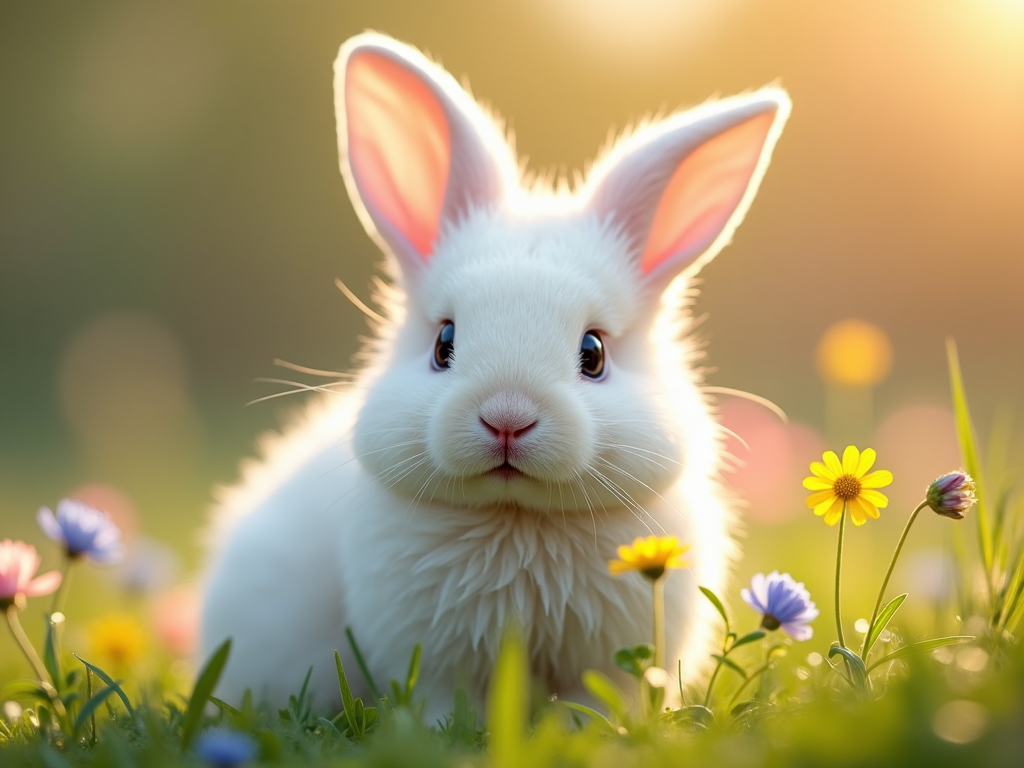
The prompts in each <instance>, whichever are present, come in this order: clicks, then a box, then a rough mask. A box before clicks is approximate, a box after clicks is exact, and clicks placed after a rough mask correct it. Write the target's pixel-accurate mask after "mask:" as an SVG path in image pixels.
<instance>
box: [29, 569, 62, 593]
mask: <svg viewBox="0 0 1024 768" xmlns="http://www.w3.org/2000/svg"><path fill="white" fill-rule="evenodd" d="M60 579H61V573H60V571H50V572H49V573H44V574H43V575H42V576H36V577H35V578H34V579H32V581H30V582H29V583H28V584H27V585H26V586H25V590H24V591H25V597H39V596H40V595H48V594H50V593H51V592H53V591H54V590H55V589H57V587H59V586H60Z"/></svg>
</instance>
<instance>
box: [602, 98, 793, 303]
mask: <svg viewBox="0 0 1024 768" xmlns="http://www.w3.org/2000/svg"><path fill="white" fill-rule="evenodd" d="M789 111H790V102H789V97H788V96H786V94H785V92H784V91H782V90H779V89H777V88H767V89H764V90H761V91H757V92H755V93H751V94H749V95H746V96H739V97H735V98H731V99H726V100H723V101H718V102H712V103H710V104H708V105H705V106H703V107H699V108H697V109H694V110H691V111H688V112H684V113H681V114H678V115H675V116H673V117H670V118H668V119H667V120H664V121H661V122H658V123H655V124H653V125H651V126H648V127H646V128H643V129H641V130H639V131H637V132H636V133H634V134H633V135H632V136H630V137H628V138H627V139H625V140H624V141H622V142H620V143H619V144H618V145H617V146H616V147H615V148H614V149H613V150H612V151H611V153H610V154H609V155H608V156H607V157H605V158H604V159H603V160H602V161H601V163H599V164H598V165H597V166H595V168H594V172H593V174H592V176H591V181H590V183H591V185H592V186H591V189H592V190H593V191H592V195H591V199H590V206H591V208H592V209H593V210H595V211H596V212H597V213H598V215H599V216H601V217H602V218H611V220H612V221H613V222H614V223H615V224H617V225H618V226H620V227H622V228H623V229H624V230H625V233H626V234H627V236H628V237H629V238H630V239H631V241H632V242H633V244H634V245H635V246H636V248H637V253H639V264H638V266H639V268H640V270H641V271H642V273H643V274H644V276H645V277H646V278H647V279H649V280H650V281H652V282H656V283H660V284H666V283H667V282H668V281H670V280H671V279H672V278H673V277H675V275H676V274H678V273H679V272H681V271H683V270H685V269H688V270H690V271H691V272H695V271H696V270H697V269H699V268H700V267H701V266H703V265H704V264H706V263H707V262H708V261H710V260H711V259H712V258H714V256H715V254H717V253H718V251H720V250H721V249H722V247H723V246H725V245H726V244H727V243H728V241H729V238H730V237H731V236H732V233H733V230H734V229H736V227H737V226H738V225H739V223H740V221H741V220H742V219H743V216H744V214H746V212H747V208H748V206H749V205H750V202H751V200H753V198H754V194H755V193H756V192H757V186H758V184H760V182H761V177H762V176H763V175H764V172H765V169H766V168H767V167H768V161H769V158H770V156H771V152H772V148H773V147H774V146H775V142H776V140H777V139H778V137H779V134H780V133H781V132H782V126H783V124H784V123H785V122H786V118H787V117H788V116H789Z"/></svg>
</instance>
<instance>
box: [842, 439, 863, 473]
mask: <svg viewBox="0 0 1024 768" xmlns="http://www.w3.org/2000/svg"><path fill="white" fill-rule="evenodd" d="M859 463H860V451H858V450H857V446H855V445H848V446H846V450H845V451H843V474H844V475H853V474H854V473H856V471H857V465H858V464H859Z"/></svg>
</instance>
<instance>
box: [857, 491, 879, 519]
mask: <svg viewBox="0 0 1024 768" xmlns="http://www.w3.org/2000/svg"><path fill="white" fill-rule="evenodd" d="M857 503H858V504H859V505H860V507H861V509H863V510H864V514H865V515H867V516H868V517H870V518H871V519H872V520H877V519H878V516H879V512H878V508H877V507H876V506H875V505H874V504H872V503H871V502H870V501H868V500H867V499H865V498H864V497H863V496H858V497H857Z"/></svg>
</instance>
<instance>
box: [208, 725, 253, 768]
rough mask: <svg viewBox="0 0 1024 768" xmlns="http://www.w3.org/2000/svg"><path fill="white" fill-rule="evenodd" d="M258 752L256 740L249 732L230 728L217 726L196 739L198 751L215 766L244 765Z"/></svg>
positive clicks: (218, 767) (209, 763)
mask: <svg viewBox="0 0 1024 768" xmlns="http://www.w3.org/2000/svg"><path fill="white" fill-rule="evenodd" d="M258 752H259V748H258V747H257V746H256V741H255V740H254V739H253V738H252V737H251V736H249V734H247V733H242V732H241V731H233V730H231V729H228V728H215V729H214V730H212V731H207V732H206V733H204V734H202V735H201V736H200V737H199V738H198V739H196V753H197V754H198V755H199V757H200V758H201V759H202V760H203V761H205V762H206V764H207V765H212V766H215V768H235V766H239V765H244V764H245V763H248V762H249V761H250V760H252V759H253V758H255V757H256V754H257V753H258Z"/></svg>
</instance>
